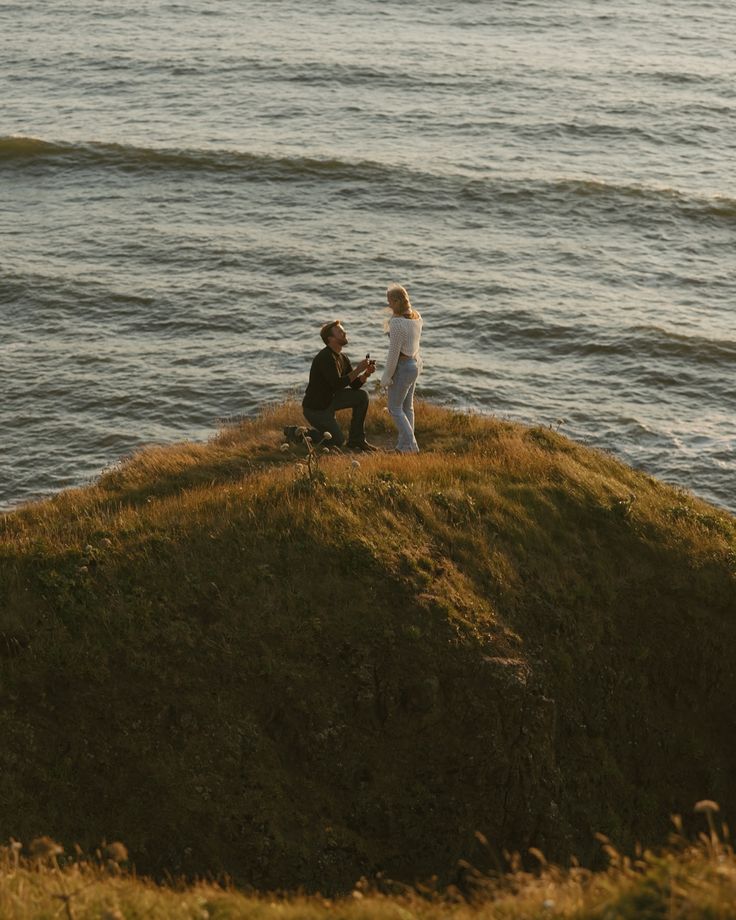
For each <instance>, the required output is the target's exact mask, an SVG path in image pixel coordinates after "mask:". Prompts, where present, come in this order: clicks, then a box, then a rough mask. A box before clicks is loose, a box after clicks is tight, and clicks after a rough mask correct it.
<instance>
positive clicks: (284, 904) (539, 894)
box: [0, 834, 736, 920]
mask: <svg viewBox="0 0 736 920" xmlns="http://www.w3.org/2000/svg"><path fill="white" fill-rule="evenodd" d="M601 839H602V847H603V850H604V851H605V852H606V854H607V858H608V867H607V868H606V869H602V870H600V871H597V872H592V871H590V870H588V869H584V868H581V867H579V866H572V867H569V868H561V867H558V866H554V865H549V864H548V863H547V862H546V860H545V859H544V857H543V856H542V854H541V853H539V852H538V851H533V853H532V855H533V856H535V857H536V859H537V867H536V869H534V870H522V869H521V868H519V867H518V865H517V866H516V867H515V868H513V867H512V868H511V869H509V870H506V871H503V872H500V871H498V872H494V873H493V874H490V875H489V874H483V873H480V872H477V871H475V872H472V873H471V874H470V875H469V877H468V883H467V885H466V886H465V887H464V889H463V891H460V890H459V889H457V888H449V889H443V890H440V889H438V888H436V887H435V886H433V885H429V886H427V885H421V886H418V887H416V888H410V887H407V886H404V885H399V884H396V883H391V882H388V881H385V882H383V883H382V888H383V889H384V890H383V891H379V890H377V889H376V888H371V887H370V886H368V885H367V884H364V883H362V882H359V883H358V884H357V885H356V887H355V889H354V890H353V891H352V892H351V893H350V894H348V895H347V896H344V897H340V898H325V897H322V896H320V895H311V896H307V895H299V894H287V895H281V894H269V893H261V894H256V893H247V892H243V891H238V890H237V889H236V888H234V887H233V886H232V885H230V884H226V885H222V884H213V883H209V882H200V883H196V884H186V883H181V884H171V883H169V884H156V883H154V882H152V881H150V880H147V879H142V878H137V877H136V876H135V875H134V874H130V873H129V872H128V871H126V870H125V869H121V868H120V867H119V866H118V865H117V864H116V863H115V862H113V861H111V860H106V859H105V857H104V854H101V853H99V852H98V856H97V858H94V859H91V860H89V859H84V858H82V857H76V858H75V859H73V860H72V861H68V862H67V863H66V864H65V865H63V866H62V867H61V868H60V867H59V866H58V865H56V864H55V863H53V862H52V861H51V858H50V857H47V858H45V859H44V858H42V859H38V858H23V857H20V856H19V855H18V852H17V851H16V850H15V849H13V848H12V847H7V848H1V849H0V916H2V918H3V920H46V918H51V917H58V916H62V917H66V918H67V920H411V918H415V920H444V918H449V920H539V918H550V920H554V918H560V920H562V918H565V920H609V918H610V920H613V918H615V920H643V918H662V920H702V918H719V920H730V918H734V917H736V857H735V856H734V852H733V849H732V848H731V847H730V846H729V845H728V844H725V843H723V842H722V840H721V839H720V838H719V837H718V836H717V835H715V834H701V837H700V839H699V841H698V842H696V843H695V844H692V843H687V842H686V841H685V840H684V839H683V838H681V837H674V838H672V842H671V845H670V847H669V849H667V850H666V851H664V852H662V853H658V854H655V853H653V852H651V851H642V850H639V851H638V855H637V856H635V857H627V856H623V855H621V854H620V853H619V852H617V850H616V849H615V848H614V847H613V846H612V845H611V844H610V843H609V842H608V841H607V839H606V838H601ZM511 862H512V863H514V862H518V857H514V858H512V859H511Z"/></svg>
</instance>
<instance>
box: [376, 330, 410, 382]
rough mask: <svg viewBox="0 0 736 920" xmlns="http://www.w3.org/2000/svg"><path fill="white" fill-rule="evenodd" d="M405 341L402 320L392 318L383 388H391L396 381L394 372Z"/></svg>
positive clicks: (382, 379)
mask: <svg viewBox="0 0 736 920" xmlns="http://www.w3.org/2000/svg"><path fill="white" fill-rule="evenodd" d="M403 339H404V336H403V329H402V327H401V320H400V319H398V318H397V317H392V318H391V319H390V320H389V323H388V355H387V356H386V367H385V368H384V370H383V376H382V377H381V386H383V387H387V386H389V385H390V384H391V381H392V380H393V379H394V371H395V370H396V365H397V364H398V363H399V355H400V354H401V343H402V342H403Z"/></svg>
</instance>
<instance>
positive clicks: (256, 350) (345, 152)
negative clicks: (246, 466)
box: [0, 0, 736, 511]
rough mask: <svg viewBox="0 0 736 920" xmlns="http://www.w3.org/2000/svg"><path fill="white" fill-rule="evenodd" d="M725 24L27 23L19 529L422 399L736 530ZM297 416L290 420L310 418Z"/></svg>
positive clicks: (171, 11) (79, 5)
mask: <svg viewBox="0 0 736 920" xmlns="http://www.w3.org/2000/svg"><path fill="white" fill-rule="evenodd" d="M735 34H736V5H734V4H733V3H731V2H730V0H723V2H719V0H713V2H696V0H652V2H649V3H646V4H643V3H640V2H638V0H637V2H633V0H606V2H604V0H568V2H567V3H566V4H564V5H561V4H551V3H547V2H545V3H542V2H536V0H483V2H481V0H454V2H452V3H450V2H431V0H363V2H358V0H321V2H319V3H317V2H313V0H301V2H296V0H268V2H266V0H207V2H206V3H205V2H195V0H182V2H163V0H148V2H146V3H144V4H143V3H141V4H124V3H123V4H121V3H117V2H115V3H113V2H112V0H85V2H81V0H63V2H62V0H24V2H4V3H3V2H0V319H1V320H2V322H1V323H0V357H1V358H2V371H1V377H0V379H1V380H2V399H1V400H0V431H1V432H2V434H1V437H0V505H1V506H2V507H3V508H8V507H12V506H13V505H14V504H16V503H18V502H20V501H24V500H27V499H30V498H33V497H35V496H40V495H45V494H49V493H50V492H53V491H55V490H58V489H60V488H62V487H65V486H70V485H78V484H82V483H84V482H87V481H89V480H90V479H92V478H93V477H94V476H95V475H97V474H98V473H99V472H100V470H101V469H103V468H104V467H106V466H108V465H110V464H112V463H114V462H115V461H117V460H118V459H120V458H121V457H123V456H125V455H127V454H129V453H130V452H131V451H133V450H135V449H136V448H137V447H138V446H140V445H142V444H145V443H150V442H171V441H177V440H182V439H205V438H207V437H208V436H210V435H211V434H212V433H213V432H214V430H215V429H216V428H217V426H218V424H219V420H221V419H232V418H237V417H240V416H244V415H245V416H247V415H249V414H251V413H255V412H256V411H257V410H258V409H259V407H261V406H263V405H264V404H265V403H268V402H271V401H274V400H278V399H281V398H283V397H285V396H288V395H293V394H295V393H300V392H301V390H302V389H303V386H304V384H305V381H306V376H307V372H308V366H309V361H310V359H311V357H312V356H313V354H314V353H315V352H316V351H317V350H318V348H319V347H320V346H321V343H320V341H319V338H318V328H319V326H320V324H321V323H322V322H325V321H326V320H328V319H333V318H338V317H339V318H341V319H343V321H344V322H345V325H346V327H347V329H348V332H349V334H350V337H351V343H352V350H351V349H350V348H349V349H348V353H349V354H351V353H352V354H353V355H354V356H356V357H361V356H362V355H363V354H364V353H365V352H366V351H370V352H371V354H372V355H373V356H374V357H377V358H378V360H379V364H380V360H381V356H382V355H383V354H385V350H386V343H385V338H384V336H383V334H382V312H381V309H382V306H383V302H384V291H385V287H386V284H387V283H389V282H391V281H398V282H401V283H403V284H405V285H407V286H408V288H409V290H410V293H411V295H412V299H413V301H414V303H415V304H416V305H417V306H418V307H419V308H420V309H421V311H422V313H423V315H424V319H425V334H424V362H425V371H424V374H423V377H422V378H421V381H420V391H421V395H422V396H424V397H426V398H429V399H432V400H436V401H438V402H442V403H447V404H450V405H456V406H462V407H471V408H473V409H475V410H479V411H482V412H487V413H492V414H495V415H499V416H502V417H508V418H512V419H519V420H522V421H526V422H534V423H541V424H549V425H552V426H554V427H559V428H560V430H561V431H562V432H564V433H566V434H568V435H570V436H572V437H574V438H576V439H579V440H582V441H585V442H587V443H590V444H592V445H595V446H598V447H603V448H605V449H608V450H611V451H613V452H615V453H616V454H617V455H618V456H620V457H621V458H623V459H624V460H626V461H628V462H630V463H632V464H634V465H635V466H637V467H639V468H642V469H644V470H646V471H648V472H649V473H651V474H653V475H656V476H659V477H661V478H663V479H665V480H667V481H669V482H672V483H676V484H679V485H681V486H683V487H685V488H687V489H690V490H692V491H694V492H695V493H697V494H698V495H701V496H703V497H705V498H706V499H709V500H710V501H713V502H715V503H716V504H718V505H720V506H721V507H724V508H728V509H730V510H731V511H736V331H735V323H734V313H735V310H736V271H735V269H736V188H735V187H734V178H733V158H734V150H736V56H734V54H733V35H735ZM298 421H299V419H295V422H298Z"/></svg>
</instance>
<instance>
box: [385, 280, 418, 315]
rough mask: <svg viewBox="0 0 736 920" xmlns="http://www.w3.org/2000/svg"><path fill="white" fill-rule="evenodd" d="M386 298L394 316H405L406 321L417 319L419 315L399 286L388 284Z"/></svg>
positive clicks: (405, 292)
mask: <svg viewBox="0 0 736 920" xmlns="http://www.w3.org/2000/svg"><path fill="white" fill-rule="evenodd" d="M386 296H387V297H388V302H389V304H390V305H391V310H392V312H393V314H394V316H405V317H406V318H407V319H419V313H418V312H417V311H416V310H415V309H414V307H412V305H411V301H410V300H409V294H408V292H407V290H406V288H405V287H402V286H401V285H400V284H389V286H388V288H387V289H386Z"/></svg>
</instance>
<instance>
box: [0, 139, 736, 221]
mask: <svg viewBox="0 0 736 920" xmlns="http://www.w3.org/2000/svg"><path fill="white" fill-rule="evenodd" d="M34 167H41V168H43V167H48V168H49V169H52V170H53V169H65V170H69V169H90V168H92V169H95V168H99V169H110V170H113V171H117V172H122V173H136V174H138V173H144V174H145V173H151V172H168V173H173V174H179V173H186V174H196V175H206V174H208V173H212V174H223V173H224V174H227V173H233V174H236V175H237V176H238V177H239V178H248V179H252V180H253V181H272V182H289V181H292V182H293V181H299V182H301V181H310V182H341V183H343V185H344V184H345V183H352V184H354V185H356V186H363V185H369V186H370V187H371V188H372V189H373V190H375V189H376V188H384V189H385V190H386V191H394V190H398V191H401V192H404V193H406V194H407V195H408V196H409V197H411V196H412V195H419V196H421V201H422V206H423V207H432V206H434V207H447V206H448V205H454V206H455V207H462V206H463V205H464V204H467V203H468V202H482V203H487V204H494V203H499V204H503V203H513V202H522V203H523V202H524V201H529V202H530V203H534V202H536V201H540V202H543V203H545V204H546V205H547V206H548V207H552V208H554V209H556V210H558V212H559V213H563V214H564V213H566V212H567V211H570V210H575V209H577V208H580V207H584V206H586V203H592V204H593V205H594V206H595V207H596V209H597V210H598V211H600V212H603V211H605V210H606V209H602V208H600V207H599V205H600V204H606V205H609V206H610V207H609V209H608V210H609V211H610V213H611V214H612V215H614V216H617V215H618V214H621V215H623V216H626V211H627V209H628V210H630V209H632V208H633V209H635V210H637V211H638V212H640V215H639V216H643V213H642V212H644V211H647V210H651V209H653V208H654V209H657V211H658V212H659V210H664V211H667V212H669V215H670V216H680V217H685V218H690V219H692V220H702V219H710V220H719V221H728V222H730V221H732V220H733V219H734V218H736V198H731V197H727V196H719V195H714V196H698V195H693V194H690V193H688V192H685V191H681V190H678V189H675V188H669V187H666V186H662V187H658V186H652V185H639V184H635V183H632V184H621V183H614V182H607V181H604V180H599V179H588V178H585V179H583V178H574V177H562V178H555V179H532V178H529V179H525V178H506V177H489V176H481V177H475V176H473V175H472V174H462V173H451V172H432V171H429V170H426V169H418V168H413V167H409V166H406V165H401V164H392V163H385V162H379V161H376V160H349V159H346V158H339V157H316V156H312V157H309V156H292V157H289V156H275V155H272V154H263V153H252V152H248V151H237V150H222V149H214V148H213V149H211V150H210V149H187V148H157V147H140V146H134V145H128V144H118V143H106V142H100V141H88V142H83V143H68V142H61V141H48V140H44V139H41V138H34V137H25V136H10V137H7V136H6V137H0V169H20V170H22V169H26V168H34ZM345 192H346V194H349V193H350V191H349V189H346V190H345ZM661 216H662V215H661V214H659V213H657V215H656V217H657V219H661Z"/></svg>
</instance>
